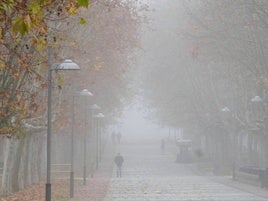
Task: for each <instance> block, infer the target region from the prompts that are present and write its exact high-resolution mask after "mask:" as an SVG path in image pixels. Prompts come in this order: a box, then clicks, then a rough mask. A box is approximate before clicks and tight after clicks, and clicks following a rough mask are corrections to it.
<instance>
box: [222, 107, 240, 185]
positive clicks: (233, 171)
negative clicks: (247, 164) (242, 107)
mask: <svg viewBox="0 0 268 201" xmlns="http://www.w3.org/2000/svg"><path fill="white" fill-rule="evenodd" d="M221 111H222V112H225V113H230V114H231V117H232V119H231V122H232V134H233V151H234V156H233V162H232V179H233V180H235V179H236V158H237V157H236V155H237V153H236V146H237V144H236V136H235V129H234V118H235V117H234V114H233V112H232V111H231V110H230V109H229V108H228V107H224V108H222V109H221Z"/></svg>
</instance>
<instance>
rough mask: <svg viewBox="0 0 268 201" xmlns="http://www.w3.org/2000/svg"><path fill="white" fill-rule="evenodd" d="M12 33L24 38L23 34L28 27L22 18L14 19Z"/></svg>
mask: <svg viewBox="0 0 268 201" xmlns="http://www.w3.org/2000/svg"><path fill="white" fill-rule="evenodd" d="M13 31H14V32H19V33H20V34H21V36H24V34H25V33H26V32H27V31H28V27H27V25H26V23H25V22H24V18H22V17H18V18H16V19H15V23H14V25H13Z"/></svg>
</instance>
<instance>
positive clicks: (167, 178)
mask: <svg viewBox="0 0 268 201" xmlns="http://www.w3.org/2000/svg"><path fill="white" fill-rule="evenodd" d="M117 151H118V152H120V153H121V154H122V155H123V156H124V159H125V162H124V166H123V172H122V178H117V177H116V173H115V168H114V172H113V177H112V178H111V182H110V188H109V191H108V194H107V195H106V197H105V199H104V201H143V200H144V201H145V200H146V201H158V200H159V201H160V200H161V201H175V200H176V201H184V200H185V201H186V200H187V201H190V200H192V201H201V200H202V201H238V200H240V201H264V200H267V199H265V198H262V197H258V196H256V195H253V194H250V193H247V192H243V191H240V190H238V189H235V188H232V187H229V186H225V185H223V184H220V183H216V182H213V181H211V180H210V179H207V178H205V177H202V176H197V175H195V174H194V173H193V172H192V171H191V170H190V169H189V167H190V166H189V165H183V164H177V163H175V162H174V161H175V155H174V150H173V152H172V149H169V147H166V150H165V153H161V149H160V141H159V142H158V141H154V142H149V141H144V142H142V141H140V142H126V143H123V144H121V145H117Z"/></svg>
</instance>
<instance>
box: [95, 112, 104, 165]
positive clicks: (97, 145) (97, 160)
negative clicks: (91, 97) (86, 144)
mask: <svg viewBox="0 0 268 201" xmlns="http://www.w3.org/2000/svg"><path fill="white" fill-rule="evenodd" d="M94 117H95V118H97V119H101V118H104V115H103V114H102V113H98V114H97V115H95V116H94ZM100 150H101V132H100V127H99V121H97V130H96V169H98V168H99V156H100Z"/></svg>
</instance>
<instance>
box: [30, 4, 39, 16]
mask: <svg viewBox="0 0 268 201" xmlns="http://www.w3.org/2000/svg"><path fill="white" fill-rule="evenodd" d="M29 8H30V10H31V11H32V14H37V13H39V12H40V6H39V5H38V4H30V5H29Z"/></svg>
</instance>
